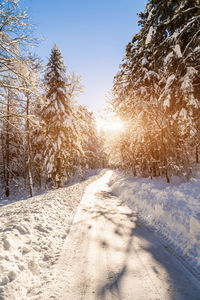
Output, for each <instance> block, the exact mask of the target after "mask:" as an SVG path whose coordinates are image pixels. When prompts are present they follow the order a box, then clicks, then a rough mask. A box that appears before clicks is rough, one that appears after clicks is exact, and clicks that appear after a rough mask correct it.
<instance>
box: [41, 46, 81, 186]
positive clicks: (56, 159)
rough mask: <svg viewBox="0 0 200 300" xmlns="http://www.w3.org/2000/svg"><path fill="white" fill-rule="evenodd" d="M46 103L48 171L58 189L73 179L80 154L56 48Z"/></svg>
mask: <svg viewBox="0 0 200 300" xmlns="http://www.w3.org/2000/svg"><path fill="white" fill-rule="evenodd" d="M45 85H46V103H45V105H44V107H43V110H42V120H43V121H44V122H45V134H46V144H45V147H46V149H45V163H44V164H45V166H44V167H45V169H46V171H47V173H48V177H49V179H50V180H52V181H53V182H54V183H56V184H57V186H58V187H60V186H61V185H62V181H63V179H64V178H65V176H70V172H71V170H72V168H73V166H72V161H73V157H76V155H77V153H79V152H80V151H81V147H80V145H79V144H78V143H77V139H78V138H77V135H78V133H77V132H76V128H75V126H74V118H73V114H72V107H71V105H70V99H68V98H67V96H66V95H67V92H66V85H67V81H66V68H65V66H64V62H63V59H62V55H61V52H60V50H59V49H58V48H57V46H56V45H54V47H53V49H52V51H51V55H50V59H49V62H48V64H47V68H46V74H45Z"/></svg>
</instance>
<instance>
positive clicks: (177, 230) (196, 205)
mask: <svg viewBox="0 0 200 300" xmlns="http://www.w3.org/2000/svg"><path fill="white" fill-rule="evenodd" d="M112 193H113V194H114V195H116V196H118V197H120V199H121V200H122V201H124V202H126V204H127V205H128V206H129V207H131V208H132V209H134V210H136V211H137V212H138V214H139V217H140V218H141V219H142V220H143V221H144V222H145V223H146V224H148V225H150V226H151V227H152V228H153V229H154V230H155V231H156V232H157V234H158V235H159V236H160V237H161V238H162V239H164V241H166V242H167V243H168V244H169V245H170V246H171V247H172V249H174V250H175V252H176V253H177V254H178V255H180V258H181V257H182V258H183V260H184V261H185V262H186V263H187V264H188V266H191V267H192V269H194V271H195V272H197V274H200V178H199V177H198V176H196V177H194V178H191V179H190V181H186V180H185V181H184V180H182V179H180V178H178V177H174V178H172V182H171V183H170V184H168V183H166V180H165V179H164V178H153V179H152V180H151V179H150V178H134V177H132V176H125V175H123V173H120V172H115V178H113V185H112Z"/></svg>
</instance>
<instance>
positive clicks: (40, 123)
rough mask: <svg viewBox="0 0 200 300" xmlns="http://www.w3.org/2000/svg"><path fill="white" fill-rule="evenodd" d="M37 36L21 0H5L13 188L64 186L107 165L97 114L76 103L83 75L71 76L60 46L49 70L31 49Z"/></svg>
mask: <svg viewBox="0 0 200 300" xmlns="http://www.w3.org/2000/svg"><path fill="white" fill-rule="evenodd" d="M37 43H38V40H37V39H36V38H34V37H33V33H32V28H31V25H30V24H29V21H28V18H27V15H26V12H24V11H23V10H22V9H21V8H20V5H19V2H18V1H15V0H10V1H6V0H2V1H1V2H0V180H1V186H2V187H3V190H4V192H5V195H6V196H9V194H10V189H11V188H12V187H13V186H16V187H20V185H21V188H23V189H24V188H29V190H30V195H31V196H32V195H33V188H34V186H35V187H42V186H44V185H46V187H47V186H49V185H50V186H57V187H60V186H62V184H63V183H64V182H65V181H66V180H68V178H69V177H74V176H75V175H77V174H79V175H81V174H82V173H83V172H84V171H85V170H86V169H89V168H98V167H100V166H101V142H100V139H99V137H98V134H97V131H96V126H95V120H94V116H93V114H92V113H91V112H89V111H88V110H87V108H86V107H84V106H80V105H78V104H77V103H76V102H75V98H76V97H77V95H78V94H79V93H80V92H81V91H82V85H81V78H80V76H78V75H76V74H75V73H72V74H68V73H67V72H66V67H65V65H64V62H63V59H62V55H61V53H60V51H59V49H58V48H57V47H56V45H55V46H54V47H53V49H52V51H51V55H50V59H49V62H48V64H47V66H46V68H43V66H42V63H41V61H40V59H39V58H38V57H36V56H34V55H32V54H30V53H29V49H31V46H32V45H36V44H37Z"/></svg>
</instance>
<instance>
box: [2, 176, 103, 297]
mask: <svg viewBox="0 0 200 300" xmlns="http://www.w3.org/2000/svg"><path fill="white" fill-rule="evenodd" d="M98 176H101V174H100V175H97V176H93V177H91V178H89V179H88V180H86V181H82V182H80V183H76V184H74V185H71V186H69V187H65V188H60V189H56V190H51V191H49V192H47V193H44V194H42V195H38V196H35V197H33V198H29V199H26V200H22V201H17V202H14V203H12V204H9V205H5V206H3V207H1V208H0V299H1V300H3V299H9V300H14V299H15V300H19V299H20V300H23V299H27V298H29V299H40V293H41V292H42V290H44V289H45V285H46V284H48V282H49V281H51V280H52V276H53V274H52V268H53V266H54V264H55V263H56V262H57V260H58V257H59V255H60V251H61V249H62V245H63V243H64V241H65V239H66V237H67V234H68V231H69V228H70V224H71V223H72V221H73V217H74V214H75V212H76V209H77V206H78V205H79V202H80V200H81V198H82V196H83V194H84V191H85V188H86V186H87V185H88V184H89V183H91V182H92V181H94V180H96V179H97V178H98ZM14 200H15V199H13V201H14ZM4 204H7V202H5V203H4Z"/></svg>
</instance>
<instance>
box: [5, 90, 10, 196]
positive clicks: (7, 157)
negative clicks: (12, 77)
mask: <svg viewBox="0 0 200 300" xmlns="http://www.w3.org/2000/svg"><path fill="white" fill-rule="evenodd" d="M6 113H7V117H6V153H5V194H6V197H8V196H9V195H10V188H9V179H10V174H9V172H10V141H9V131H10V123H9V122H10V120H9V118H10V117H9V114H10V95H9V90H8V95H7V108H6Z"/></svg>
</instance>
